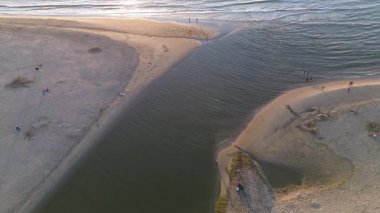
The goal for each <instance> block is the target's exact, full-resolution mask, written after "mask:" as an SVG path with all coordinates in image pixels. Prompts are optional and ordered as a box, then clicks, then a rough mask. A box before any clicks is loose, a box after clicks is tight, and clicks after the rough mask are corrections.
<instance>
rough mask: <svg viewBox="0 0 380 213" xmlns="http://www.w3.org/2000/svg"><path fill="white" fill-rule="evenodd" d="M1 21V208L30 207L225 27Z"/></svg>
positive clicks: (32, 19) (144, 22)
mask: <svg viewBox="0 0 380 213" xmlns="http://www.w3.org/2000/svg"><path fill="white" fill-rule="evenodd" d="M0 29H1V33H0V41H1V43H2V46H1V48H0V57H1V61H2V63H1V65H0V85H1V89H0V116H1V118H2V119H1V121H0V132H1V133H2V137H1V138H0V173H1V174H2V175H1V177H0V212H30V211H31V210H32V209H33V208H34V207H35V206H36V205H37V204H38V203H39V202H40V201H41V200H42V199H43V198H44V197H45V196H47V195H48V193H49V192H50V191H51V190H52V188H54V186H55V185H56V184H57V183H58V182H59V181H60V180H61V179H62V178H63V176H64V174H65V173H67V171H68V170H69V169H70V168H71V167H72V166H73V165H74V164H75V163H76V162H78V160H80V158H81V157H82V156H83V154H84V153H86V152H87V151H88V150H89V149H90V148H91V147H92V146H93V145H94V143H95V142H96V139H97V138H98V137H99V136H100V135H102V133H103V132H104V131H106V129H107V127H108V126H109V124H110V123H112V121H113V120H114V119H116V118H117V116H118V115H119V113H121V112H122V111H123V110H125V109H126V108H128V106H130V104H131V103H132V102H133V99H134V98H135V97H137V96H138V94H139V92H140V91H141V90H142V89H144V88H145V87H146V86H147V85H148V84H149V82H151V81H152V80H154V79H156V78H158V77H160V76H161V75H162V74H163V73H164V72H165V71H167V70H168V69H169V68H170V67H172V66H173V65H175V64H176V63H177V62H178V61H180V60H181V59H182V58H183V57H185V56H187V55H188V54H189V53H191V51H192V50H194V48H197V47H199V46H200V45H201V42H200V40H203V39H211V38H213V37H214V36H215V35H216V33H215V31H213V30H211V29H206V28H202V27H200V26H193V25H184V24H176V23H172V22H157V21H151V20H126V19H114V18H113V19H111V18H109V19H108V18H79V17H75V18H74V17H70V18H69V17H59V18H58V17H1V18H0ZM38 65H42V66H40V67H39V66H38ZM37 68H38V69H37ZM18 77H22V78H24V79H21V81H20V84H16V83H17V82H16V83H13V84H12V83H11V82H12V81H13V80H15V79H16V78H18ZM19 80H20V79H19ZM28 80H29V81H31V82H29V83H28V82H27V81H28ZM46 88H49V93H48V94H45V96H44V95H43V92H42V91H43V89H46ZM16 125H19V126H20V127H21V131H20V132H18V131H16V129H15V126H16Z"/></svg>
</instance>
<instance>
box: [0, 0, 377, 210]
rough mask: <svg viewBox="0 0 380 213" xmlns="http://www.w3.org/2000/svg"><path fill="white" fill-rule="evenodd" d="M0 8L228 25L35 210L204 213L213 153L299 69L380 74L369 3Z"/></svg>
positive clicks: (213, 180)
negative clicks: (224, 32) (227, 30)
mask: <svg viewBox="0 0 380 213" xmlns="http://www.w3.org/2000/svg"><path fill="white" fill-rule="evenodd" d="M105 2H106V3H105ZM231 2H233V3H231ZM0 12H2V13H7V14H17V13H22V14H36V13H37V14H47V15H54V14H58V15H67V14H70V15H72V14H77V15H78V14H79V15H93V14H102V15H114V16H123V17H130V16H134V17H136V16H138V17H155V18H160V19H162V18H165V19H168V18H169V19H170V18H172V19H176V20H177V19H178V18H183V20H186V19H187V17H189V16H191V17H193V16H194V17H200V18H201V19H203V20H204V19H213V20H216V21H219V23H223V22H226V21H227V20H228V21H236V28H237V29H238V30H236V31H234V33H231V34H228V35H227V36H224V37H221V38H220V39H218V40H215V41H212V42H208V43H205V44H204V45H203V47H202V48H200V49H198V50H196V51H195V52H194V53H193V54H192V55H190V56H189V57H187V58H186V59H185V60H183V61H182V62H181V63H179V64H178V65H177V66H175V67H174V68H172V69H171V70H170V71H169V72H168V73H167V74H166V75H165V76H163V77H162V78H161V79H159V80H157V81H155V82H154V83H153V84H152V85H151V86H150V87H149V88H148V89H147V90H146V91H145V92H144V94H143V95H142V97H141V99H140V100H139V101H138V102H137V103H136V104H135V105H134V106H133V107H132V108H131V109H130V110H128V111H126V112H125V114H124V115H123V116H122V117H121V118H120V121H118V122H117V123H116V124H115V126H114V128H113V130H112V131H110V132H109V133H108V134H107V135H105V136H104V138H103V139H102V141H101V142H100V143H99V145H98V146H97V147H95V148H94V150H93V151H92V152H91V153H90V155H89V156H88V157H86V158H85V159H84V160H83V162H82V163H81V164H80V165H79V166H78V167H77V168H76V169H75V171H74V172H73V173H72V174H71V175H69V177H68V178H67V179H66V181H65V182H64V183H63V184H62V186H60V187H58V189H57V191H56V193H55V194H53V195H52V196H51V197H50V198H49V199H48V200H47V202H46V203H45V204H44V205H43V206H42V208H41V209H40V210H39V211H40V212H131V213H145V212H162V213H168V212H173V213H176V212H181V213H187V212H188V213H202V212H212V211H213V205H214V201H215V199H216V196H217V191H218V182H217V171H216V167H215V161H214V159H215V150H216V148H217V146H218V144H220V143H222V142H223V141H225V140H226V139H228V138H230V137H232V136H233V135H236V134H237V133H238V132H239V130H241V128H242V127H243V126H244V123H245V122H247V121H248V120H249V118H250V116H251V115H252V113H253V111H254V110H255V109H257V108H258V107H259V106H261V105H263V104H264V103H266V102H268V101H269V100H270V99H272V98H273V97H275V96H277V95H278V94H279V93H281V92H283V91H285V90H287V89H289V88H293V87H296V86H299V85H303V84H304V76H303V71H309V72H311V74H312V76H313V81H317V82H318V81H326V80H331V79H342V78H346V79H348V78H350V79H351V78H359V77H369V78H372V77H379V74H380V73H379V65H380V39H379V38H380V2H378V1H371V0H369V1H365V2H364V1H350V0H333V1H328V2H326V1H319V0H318V1H317V0H315V1H313V0H311V1H303V0H283V1H275V0H264V1H217V0H215V1H211V0H210V1H178V0H177V1H169V0H161V1H154V2H153V1H147V0H145V1H144V0H143V1H131V0H130V1H116V0H110V1H97V0H88V1H51V0H50V1H49V0H48V1H21V0H20V1H17V3H15V2H14V1H10V0H9V1H5V0H2V1H0ZM214 23H215V22H214ZM216 23H218V22H216Z"/></svg>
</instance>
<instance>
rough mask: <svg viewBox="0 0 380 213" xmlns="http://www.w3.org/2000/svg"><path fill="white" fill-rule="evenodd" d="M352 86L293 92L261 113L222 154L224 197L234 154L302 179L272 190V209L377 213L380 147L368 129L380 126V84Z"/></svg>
mask: <svg viewBox="0 0 380 213" xmlns="http://www.w3.org/2000/svg"><path fill="white" fill-rule="evenodd" d="M349 82H350V81H349V80H346V81H338V82H329V83H324V84H319V85H308V86H305V87H302V88H298V89H294V90H291V91H288V92H286V93H284V94H282V95H280V96H279V97H277V98H276V99H274V100H273V101H272V102H270V103H269V104H267V105H266V106H264V107H263V108H261V109H260V110H259V111H258V112H257V113H256V114H255V116H254V118H253V119H252V120H251V122H249V123H248V124H247V127H246V128H245V129H244V130H243V132H242V133H241V134H240V135H239V136H238V137H237V138H236V140H235V141H234V142H233V143H232V144H231V146H228V147H226V148H224V149H222V150H221V151H220V152H219V154H218V158H217V162H218V166H219V171H220V174H221V180H223V182H222V183H221V195H226V194H229V193H230V192H229V190H227V188H226V187H225V186H228V185H229V183H228V182H229V175H228V173H227V171H228V169H227V170H226V168H230V167H231V156H233V153H237V152H240V151H242V152H244V153H246V154H248V155H250V156H251V157H252V158H253V159H255V160H258V161H260V162H266V163H271V164H275V165H279V166H282V167H284V168H288V169H291V170H293V171H297V172H299V173H300V174H302V175H303V180H302V183H301V184H299V185H292V184H291V185H288V186H286V187H282V188H279V189H275V192H276V193H275V194H276V207H275V208H273V209H272V210H273V211H276V212H314V211H321V212H377V211H379V209H380V201H379V200H378V199H377V197H378V195H379V190H378V189H379V187H380V181H379V180H380V172H379V171H380V170H379V168H380V167H379V166H380V155H378V151H379V146H380V144H379V140H378V139H376V138H373V137H370V136H369V134H368V131H367V129H366V125H367V123H368V122H379V119H378V118H377V115H378V110H379V100H380V96H379V95H378V92H379V90H380V80H354V84H353V85H352V86H349ZM322 88H323V89H322ZM348 88H350V90H349V91H348ZM278 178H279V179H281V178H285V177H278ZM265 196H268V195H265ZM229 212H234V211H229Z"/></svg>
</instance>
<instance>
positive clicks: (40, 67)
mask: <svg viewBox="0 0 380 213" xmlns="http://www.w3.org/2000/svg"><path fill="white" fill-rule="evenodd" d="M42 67H43V66H42V64H39V65H37V66H36V70H37V71H40V70H42ZM49 92H50V90H49V88H48V87H46V89H42V95H43V96H47V95H48V94H49ZM21 130H22V129H21V127H20V125H19V124H17V125H16V131H17V132H20V131H21Z"/></svg>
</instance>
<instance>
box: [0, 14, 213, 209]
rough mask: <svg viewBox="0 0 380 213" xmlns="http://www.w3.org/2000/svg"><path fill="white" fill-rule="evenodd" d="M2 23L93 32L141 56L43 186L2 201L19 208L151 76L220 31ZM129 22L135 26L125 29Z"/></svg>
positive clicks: (31, 204) (116, 23)
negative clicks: (18, 198) (131, 49)
mask: <svg viewBox="0 0 380 213" xmlns="http://www.w3.org/2000/svg"><path fill="white" fill-rule="evenodd" d="M0 25H2V26H5V27H9V28H15V30H17V29H18V28H20V29H21V28H25V29H28V30H29V29H30V30H37V31H38V30H39V29H44V30H45V31H46V32H47V33H49V32H50V31H54V32H55V31H64V32H65V33H68V34H70V33H73V35H74V34H76V33H79V34H83V35H84V36H86V35H87V34H89V35H96V36H100V37H106V38H107V39H111V40H113V41H115V42H121V43H123V44H125V45H127V46H128V47H132V48H134V50H135V51H136V54H137V55H138V58H139V61H138V65H137V67H136V69H135V70H134V71H133V72H132V75H131V77H130V79H129V80H128V81H127V82H125V84H124V86H122V88H123V90H122V91H119V92H117V94H115V96H114V97H113V101H111V102H110V104H109V105H106V106H105V108H101V113H100V115H99V116H95V120H93V121H90V125H89V126H88V127H87V128H88V129H87V130H86V131H85V132H84V133H83V136H81V137H80V139H79V140H78V141H77V142H76V143H74V145H73V147H71V148H70V149H69V150H68V152H67V153H66V154H65V155H64V157H63V159H62V160H61V161H59V162H58V163H56V164H55V166H54V167H53V168H51V169H50V171H49V172H48V173H47V175H45V177H42V179H41V177H40V181H38V185H34V186H32V189H31V191H25V192H23V193H22V194H26V196H22V198H21V200H19V201H16V200H17V198H15V199H13V201H11V203H16V206H13V205H12V204H9V205H8V206H3V208H5V209H8V210H10V209H11V210H12V211H16V212H30V211H32V210H33V209H34V208H36V207H37V206H38V205H39V204H40V202H42V201H43V200H44V198H45V197H46V196H47V195H48V194H49V192H51V191H52V190H53V188H54V186H56V185H57V184H59V182H60V181H61V180H62V179H63V178H64V176H65V174H66V173H67V172H68V171H69V170H70V169H71V168H72V167H73V166H74V165H75V164H76V163H77V162H79V161H80V159H81V157H82V156H83V155H85V154H86V153H88V151H89V150H90V149H91V147H93V146H94V145H95V144H96V143H97V142H98V141H97V140H96V139H97V138H99V137H100V136H101V135H102V134H103V133H104V132H105V131H107V130H108V128H110V125H111V124H112V123H113V121H114V120H115V119H117V118H118V116H119V115H120V114H121V113H122V112H124V111H125V110H128V108H129V107H130V105H131V104H133V102H134V100H136V99H137V98H138V96H139V94H140V93H141V91H143V90H144V89H145V88H146V87H147V86H148V85H149V83H150V82H151V81H153V80H155V79H157V78H159V77H161V76H162V75H163V74H164V73H165V72H166V71H168V70H169V69H170V68H171V67H173V66H174V65H175V64H177V63H178V62H179V61H180V60H182V59H183V58H185V57H186V56H188V55H189V54H190V53H191V52H192V51H194V49H196V48H199V47H200V46H201V42H200V41H199V40H202V39H212V38H214V37H215V36H216V34H217V33H216V32H215V31H214V30H211V29H208V28H202V27H200V26H193V25H186V24H176V23H174V22H159V21H154V20H145V19H144V20H142V19H117V18H89V17H86V18H79V17H76V18H74V17H70V18H68V17H66V18H64V17H50V16H49V17H44V18H43V17H32V16H28V17H21V16H18V17H15V16H9V17H4V16H2V17H0ZM141 25H144V29H141V27H140V28H138V27H139V26H141ZM18 26H19V27H18ZM125 26H128V27H130V28H133V30H131V31H129V30H124V29H123V27H125ZM168 29H169V31H167V30H168ZM149 30H151V32H150V31H149ZM188 32H189V33H188ZM53 36H54V35H53ZM100 37H99V38H100ZM95 54H96V53H95ZM19 196H21V194H19Z"/></svg>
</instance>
